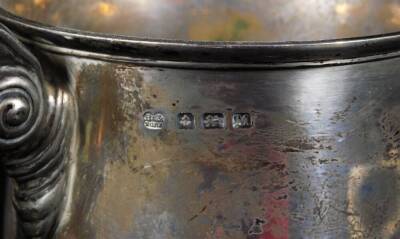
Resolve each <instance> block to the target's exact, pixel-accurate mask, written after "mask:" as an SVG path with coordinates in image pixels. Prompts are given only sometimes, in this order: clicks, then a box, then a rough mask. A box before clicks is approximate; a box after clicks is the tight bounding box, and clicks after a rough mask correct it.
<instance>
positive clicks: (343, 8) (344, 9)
mask: <svg viewBox="0 0 400 239" xmlns="http://www.w3.org/2000/svg"><path fill="white" fill-rule="evenodd" d="M349 11H350V4H348V3H338V4H336V6H335V12H336V14H337V15H340V16H347V15H349Z"/></svg>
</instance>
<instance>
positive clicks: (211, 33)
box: [0, 0, 400, 42]
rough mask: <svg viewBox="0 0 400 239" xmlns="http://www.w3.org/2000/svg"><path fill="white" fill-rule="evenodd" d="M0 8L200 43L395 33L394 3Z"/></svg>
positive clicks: (80, 1)
mask: <svg viewBox="0 0 400 239" xmlns="http://www.w3.org/2000/svg"><path fill="white" fill-rule="evenodd" d="M0 2H1V4H0V6H2V7H3V8H6V9H7V10H9V11H11V12H13V13H15V14H17V15H19V16H22V17H25V18H28V19H31V20H35V21H39V22H42V23H45V24H49V25H56V26H61V27H68V28H74V29H81V30H85V31H93V32H102V33H111V34H120V35H128V36H135V37H141V38H162V39H180V40H202V41H268V42H276V41H309V40H324V39H325V40H326V39H332V38H347V37H358V36H365V35H374V34H382V33H388V32H395V31H398V30H399V27H400V1H395V0H331V1H326V0H285V1H283V0H218V1H216V0H68V1H65V0H2V1H0Z"/></svg>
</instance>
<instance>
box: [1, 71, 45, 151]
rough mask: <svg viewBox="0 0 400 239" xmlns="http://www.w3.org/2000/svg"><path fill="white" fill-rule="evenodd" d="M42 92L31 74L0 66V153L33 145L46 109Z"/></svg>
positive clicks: (41, 87) (35, 76) (32, 73)
mask: <svg viewBox="0 0 400 239" xmlns="http://www.w3.org/2000/svg"><path fill="white" fill-rule="evenodd" d="M42 89H43V86H42V84H41V83H40V81H39V78H38V76H37V74H35V73H34V72H29V71H28V70H26V69H24V68H23V67H15V66H3V67H0V151H2V152H14V151H15V150H20V149H21V147H25V148H27V149H26V150H29V147H27V146H29V145H32V146H34V142H35V141H36V140H37V137H38V133H39V132H38V131H39V127H40V126H41V125H42V121H43V119H44V114H45V113H46V109H47V104H46V103H47V102H46V101H45V99H46V98H47V96H46V95H45V94H44V93H43V91H42Z"/></svg>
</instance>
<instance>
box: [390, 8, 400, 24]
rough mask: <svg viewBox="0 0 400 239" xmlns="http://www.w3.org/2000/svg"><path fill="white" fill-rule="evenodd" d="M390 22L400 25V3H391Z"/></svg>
mask: <svg viewBox="0 0 400 239" xmlns="http://www.w3.org/2000/svg"><path fill="white" fill-rule="evenodd" d="M389 8H390V13H391V16H390V20H389V21H390V23H392V24H393V25H396V26H400V5H399V4H392V5H390V7H389Z"/></svg>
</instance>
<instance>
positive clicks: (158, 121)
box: [143, 112, 165, 130]
mask: <svg viewBox="0 0 400 239" xmlns="http://www.w3.org/2000/svg"><path fill="white" fill-rule="evenodd" d="M143 125H144V127H146V128H147V129H151V130H160V129H163V128H164V127H165V116H164V115H163V114H161V113H151V112H146V113H144V115H143Z"/></svg>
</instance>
